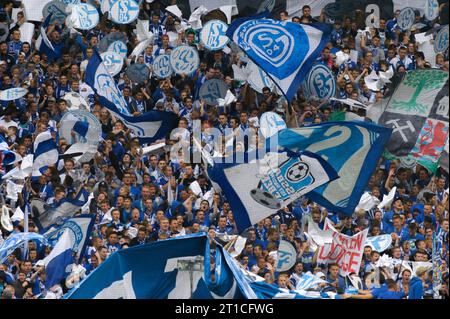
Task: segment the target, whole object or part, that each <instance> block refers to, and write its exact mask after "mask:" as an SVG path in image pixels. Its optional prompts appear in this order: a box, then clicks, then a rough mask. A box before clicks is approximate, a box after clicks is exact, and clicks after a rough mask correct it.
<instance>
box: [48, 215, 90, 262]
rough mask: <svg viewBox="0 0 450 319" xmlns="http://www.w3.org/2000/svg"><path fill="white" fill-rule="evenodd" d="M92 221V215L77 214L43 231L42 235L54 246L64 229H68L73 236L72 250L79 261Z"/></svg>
mask: <svg viewBox="0 0 450 319" xmlns="http://www.w3.org/2000/svg"><path fill="white" fill-rule="evenodd" d="M94 222H95V216H94V215H89V214H83V215H78V216H76V217H72V218H68V219H66V220H65V221H64V223H63V224H62V225H61V226H53V227H50V229H48V230H47V231H46V232H45V234H44V237H45V238H46V239H47V242H48V243H49V245H51V246H55V245H56V243H57V242H58V240H59V239H60V238H61V236H62V234H63V233H64V231H66V230H68V231H69V234H70V235H71V237H72V238H73V247H72V250H73V251H74V252H75V253H76V255H77V260H78V262H81V260H82V259H83V256H84V252H85V250H86V247H87V244H88V242H89V237H90V236H91V232H92V228H93V226H94Z"/></svg>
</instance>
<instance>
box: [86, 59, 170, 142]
mask: <svg viewBox="0 0 450 319" xmlns="http://www.w3.org/2000/svg"><path fill="white" fill-rule="evenodd" d="M86 83H87V84H88V85H89V86H90V87H91V88H92V89H93V90H94V92H95V93H96V94H98V96H99V99H100V103H101V105H103V106H105V107H106V108H107V109H108V110H109V111H110V112H112V113H113V114H114V115H115V116H117V117H118V118H119V119H121V120H122V121H123V122H124V124H125V125H126V126H127V127H128V128H130V129H131V130H132V131H133V132H134V134H136V136H137V137H138V138H139V141H140V142H141V143H151V142H153V141H155V140H158V139H161V138H164V137H165V136H166V134H167V133H169V132H170V131H171V130H172V129H174V128H175V127H176V125H177V122H178V116H177V115H176V114H175V113H172V112H162V111H150V112H146V113H144V114H142V115H140V116H131V115H130V112H129V110H128V106H127V104H126V102H125V99H124V98H123V95H122V93H121V92H120V90H119V89H118V87H117V85H116V83H115V82H114V79H113V78H112V77H111V75H110V74H109V73H108V71H107V70H106V67H105V65H104V64H103V62H102V58H101V57H100V55H99V54H98V52H97V51H95V52H94V54H93V55H92V57H91V58H90V60H89V63H88V65H87V68H86Z"/></svg>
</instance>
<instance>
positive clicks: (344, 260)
mask: <svg viewBox="0 0 450 319" xmlns="http://www.w3.org/2000/svg"><path fill="white" fill-rule="evenodd" d="M323 229H324V230H328V229H331V230H332V232H333V242H332V243H331V244H325V245H324V246H323V247H320V248H319V254H318V256H317V263H318V264H331V263H336V264H338V265H339V273H340V274H341V276H347V275H349V274H350V273H353V272H354V273H358V272H359V268H360V266H361V259H362V257H363V253H364V243H365V241H366V237H367V233H368V231H369V230H368V229H365V230H364V231H362V232H359V233H357V234H355V235H353V236H347V235H344V234H341V233H339V232H338V231H337V230H336V229H335V228H334V227H333V225H332V224H331V222H330V220H329V219H328V218H327V219H326V221H325V226H324V228H323Z"/></svg>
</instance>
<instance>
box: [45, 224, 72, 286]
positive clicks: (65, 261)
mask: <svg viewBox="0 0 450 319" xmlns="http://www.w3.org/2000/svg"><path fill="white" fill-rule="evenodd" d="M72 247H73V241H72V238H71V236H70V234H69V230H65V231H64V233H63V234H62V235H61V237H60V238H59V240H58V242H57V243H56V245H55V247H54V248H53V249H52V251H51V252H50V254H49V255H48V256H47V257H45V258H44V266H45V274H46V279H45V288H47V289H49V288H51V287H53V286H54V285H56V284H58V283H59V282H60V281H61V280H62V279H64V278H65V277H66V276H67V275H68V274H69V273H70V272H71V269H72V268H71V267H68V266H70V265H72V264H73V261H74V259H73V256H72V255H73V253H72Z"/></svg>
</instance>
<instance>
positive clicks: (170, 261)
mask: <svg viewBox="0 0 450 319" xmlns="http://www.w3.org/2000/svg"><path fill="white" fill-rule="evenodd" d="M219 251H221V252H222V250H220V249H219ZM219 264H220V265H221V267H220V268H216V271H215V277H216V281H215V284H214V283H212V282H211V281H210V277H209V276H208V274H210V249H209V239H208V237H207V236H206V234H204V233H203V234H193V235H189V236H182V237H177V238H173V239H168V240H164V241H158V242H154V243H150V244H145V245H140V246H135V247H131V248H128V249H124V250H119V251H117V252H115V253H113V254H112V255H111V256H110V257H108V259H106V260H105V261H104V262H103V263H101V264H100V266H99V267H98V268H97V269H95V270H94V271H93V272H92V273H91V274H90V275H89V276H88V277H86V278H85V279H84V280H83V281H82V282H81V283H80V285H79V286H78V287H75V288H74V289H73V290H71V291H69V293H68V294H67V295H66V296H65V298H67V299H119V298H123V299H150V298H151V299H189V298H194V299H198V298H201V299H210V298H245V297H248V296H246V295H245V294H244V293H243V292H242V290H241V288H240V283H239V282H236V281H235V279H234V276H233V274H234V272H233V270H232V269H228V264H227V263H226V259H225V262H224V260H223V259H220V260H219ZM191 272H192V274H191ZM191 275H192V277H191ZM209 287H210V288H209Z"/></svg>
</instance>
